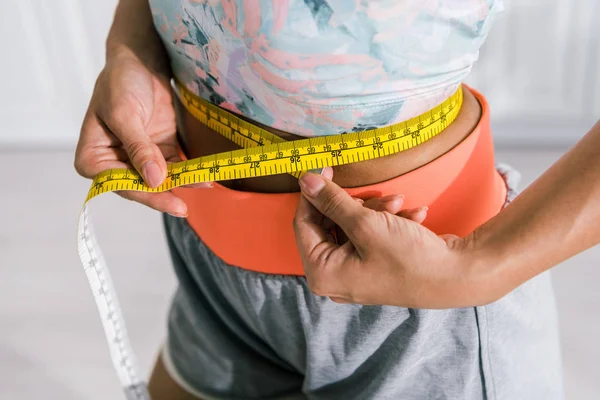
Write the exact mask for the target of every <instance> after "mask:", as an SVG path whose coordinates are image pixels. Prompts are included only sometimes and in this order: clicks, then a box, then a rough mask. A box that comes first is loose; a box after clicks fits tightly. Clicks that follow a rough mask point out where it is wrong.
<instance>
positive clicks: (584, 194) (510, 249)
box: [466, 122, 600, 291]
mask: <svg viewBox="0 0 600 400" xmlns="http://www.w3.org/2000/svg"><path fill="white" fill-rule="evenodd" d="M469 239H470V240H467V241H466V242H467V243H468V244H469V246H468V248H469V249H470V250H472V251H470V253H471V255H472V256H473V257H474V258H473V260H474V261H473V265H474V266H475V267H474V268H480V269H481V268H484V269H485V271H486V272H485V274H486V275H488V278H490V277H492V278H493V279H486V281H488V282H491V283H490V285H492V286H490V287H488V288H487V289H489V290H490V291H493V290H494V289H497V288H496V287H494V285H495V284H494V281H495V282H501V285H505V287H508V288H514V287H516V286H518V285H519V284H521V283H523V282H525V281H526V280H528V279H530V278H532V277H534V276H536V275H538V274H539V273H541V272H543V271H545V270H547V269H549V268H551V267H553V266H555V265H556V264H558V263H560V262H561V261H563V260H565V259H567V258H569V257H571V256H573V255H575V254H577V253H580V252H581V251H583V250H585V249H587V248H589V247H592V246H594V245H596V244H598V243H600V122H598V123H597V124H596V125H595V126H594V127H593V128H592V129H591V130H590V132H588V134H587V135H586V136H585V137H584V138H583V139H582V140H581V141H580V142H579V143H578V144H577V145H576V146H575V147H574V148H572V149H571V150H570V151H569V152H567V153H566V154H565V155H564V156H563V157H562V158H561V159H560V160H558V161H557V162H556V163H555V164H554V165H553V166H552V167H551V168H550V169H549V170H547V171H546V172H545V173H544V174H543V175H542V176H541V177H540V178H539V179H537V180H536V181H535V182H534V183H533V184H531V185H530V186H529V187H528V188H527V189H526V190H525V191H523V193H521V194H520V195H519V196H518V197H517V198H516V199H515V200H514V201H513V202H512V203H511V204H510V205H509V206H508V207H507V208H506V209H504V210H503V211H502V212H501V213H500V214H498V216H496V217H495V218H493V219H492V220H490V221H489V222H488V223H486V224H484V225H483V226H482V227H481V228H479V229H478V230H476V231H475V232H474V234H472V235H471V237H470V238H469ZM501 291H502V290H501Z"/></svg>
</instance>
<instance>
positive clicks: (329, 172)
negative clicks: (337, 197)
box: [321, 167, 333, 179]
mask: <svg viewBox="0 0 600 400" xmlns="http://www.w3.org/2000/svg"><path fill="white" fill-rule="evenodd" d="M321 176H323V177H325V178H327V179H331V178H333V168H331V167H325V168H323V170H322V171H321Z"/></svg>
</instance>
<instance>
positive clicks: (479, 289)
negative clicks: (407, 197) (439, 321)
mask: <svg viewBox="0 0 600 400" xmlns="http://www.w3.org/2000/svg"><path fill="white" fill-rule="evenodd" d="M330 176H331V171H328V172H326V174H324V176H319V175H314V174H306V175H305V176H304V177H303V178H302V179H301V180H300V186H301V187H302V193H303V196H302V199H301V201H300V204H299V206H298V209H297V212H296V217H295V220H294V230H295V233H296V239H297V243H298V248H299V250H300V254H301V256H302V261H303V265H304V269H305V272H306V276H307V279H308V283H309V286H310V288H311V290H312V291H313V292H314V293H315V294H317V295H321V296H329V297H331V298H332V299H334V300H337V301H343V302H349V303H360V304H386V305H395V306H403V307H418V308H450V307H467V306H474V305H484V304H488V303H491V302H493V301H496V300H498V299H500V298H501V297H502V296H504V295H506V294H507V293H509V292H510V291H512V290H513V289H515V288H516V287H518V286H519V285H521V284H522V283H524V282H526V281H527V280H529V279H531V278H533V277H534V276H536V275H538V274H540V273H542V272H544V271H546V270H548V269H549V268H552V267H553V266H555V265H557V264H558V263H560V262H561V261H564V260H566V259H567V258H569V257H572V256H574V255H576V254H578V253H580V252H582V251H584V250H586V249H588V248H590V247H592V246H594V245H596V244H598V243H599V242H600V224H599V223H598V221H600V122H599V123H597V124H596V125H595V126H594V127H593V128H592V129H591V130H590V131H589V132H588V133H587V135H585V137H583V139H581V141H580V142H579V143H578V144H577V145H576V146H575V147H573V148H572V149H571V150H570V151H569V152H567V153H566V154H565V155H564V156H563V157H562V158H560V159H559V160H558V161H557V162H556V163H555V164H554V165H553V166H552V167H551V168H550V169H548V170H547V171H546V172H545V173H544V174H543V175H542V176H540V178H539V179H537V180H536V181H535V182H534V183H533V184H531V185H530V186H529V187H528V188H527V189H526V190H525V191H524V192H523V193H521V194H520V195H519V196H518V197H517V198H516V199H515V200H514V201H513V202H512V203H511V204H510V205H509V206H508V207H507V208H505V209H504V210H503V211H501V212H500V213H499V214H498V215H497V216H496V217H494V218H492V219H491V220H490V221H488V222H487V223H485V224H484V225H482V226H481V227H479V228H478V229H476V230H475V231H474V232H473V233H472V234H471V235H469V236H467V237H465V238H462V239H460V238H458V237H455V236H445V237H439V236H436V235H435V234H434V233H433V232H431V231H430V230H428V229H427V228H425V227H423V226H422V225H419V224H416V223H414V222H412V221H409V220H407V219H405V218H400V217H398V216H395V215H391V214H390V213H386V212H381V211H374V210H370V209H367V208H365V207H362V206H361V205H359V204H357V203H356V202H354V201H352V198H350V196H348V195H347V193H346V192H345V191H344V190H342V189H341V188H340V187H339V186H338V185H336V184H335V183H333V182H331V180H330V179H328V178H329V177H330ZM326 220H331V221H333V222H334V223H335V224H337V225H338V226H339V227H340V228H341V229H342V230H343V231H344V232H345V233H346V235H347V237H348V238H349V241H348V242H346V243H344V244H342V245H339V244H336V243H334V242H332V241H331V240H330V238H328V237H327V236H326V235H325V231H326V230H325V229H324V227H323V226H322V225H323V221H326Z"/></svg>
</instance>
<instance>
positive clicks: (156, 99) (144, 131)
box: [75, 51, 212, 217]
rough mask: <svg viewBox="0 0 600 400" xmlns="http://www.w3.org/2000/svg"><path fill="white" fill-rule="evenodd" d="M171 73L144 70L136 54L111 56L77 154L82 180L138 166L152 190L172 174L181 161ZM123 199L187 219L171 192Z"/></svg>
mask: <svg viewBox="0 0 600 400" xmlns="http://www.w3.org/2000/svg"><path fill="white" fill-rule="evenodd" d="M155 64H156V65H166V63H155ZM167 69H168V67H164V68H163V70H162V71H161V70H159V69H157V68H156V67H155V66H153V67H149V66H147V65H145V63H144V62H142V60H141V59H140V58H139V57H138V56H137V55H136V54H135V53H134V52H132V51H121V52H119V53H117V54H115V53H113V54H112V55H111V56H110V57H108V59H107V62H106V65H105V67H104V69H103V70H102V72H101V73H100V75H99V76H98V79H97V81H96V85H95V87H94V92H93V94H92V99H91V100H90V104H89V107H88V110H87V113H86V115H85V118H84V121H83V125H82V127H81V133H80V137H79V142H78V144H77V150H76V154H75V169H76V170H77V172H78V173H79V174H80V175H82V176H84V177H86V178H93V177H94V176H96V175H97V174H98V173H100V172H102V171H105V170H107V169H111V168H131V167H132V166H133V167H134V168H135V169H136V170H137V171H138V172H139V173H140V174H141V175H142V177H143V179H144V181H145V182H146V183H147V184H148V185H149V186H150V187H157V186H159V185H160V184H161V183H162V182H163V181H164V179H165V177H166V175H167V163H171V162H177V161H181V158H180V157H179V153H178V142H177V134H176V124H175V111H174V108H173V103H172V96H171V89H170V85H169V71H168V70H167ZM211 186H212V184H211V183H205V184H197V185H194V187H211ZM118 194H119V195H121V196H122V197H124V198H126V199H129V200H133V201H137V202H139V203H142V204H144V205H146V206H148V207H151V208H153V209H155V210H158V211H161V212H167V213H169V214H171V215H175V216H179V217H185V216H187V207H186V205H185V203H184V202H183V200H181V199H180V198H178V197H177V196H175V195H174V194H173V193H171V192H163V193H143V192H134V191H121V192H118Z"/></svg>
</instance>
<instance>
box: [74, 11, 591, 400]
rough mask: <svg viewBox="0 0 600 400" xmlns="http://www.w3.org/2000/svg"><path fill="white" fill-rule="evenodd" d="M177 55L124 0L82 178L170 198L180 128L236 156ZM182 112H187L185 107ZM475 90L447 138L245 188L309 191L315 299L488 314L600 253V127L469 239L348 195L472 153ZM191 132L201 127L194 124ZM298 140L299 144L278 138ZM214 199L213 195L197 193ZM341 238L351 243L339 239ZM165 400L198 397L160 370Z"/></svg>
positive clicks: (190, 148) (304, 204)
mask: <svg viewBox="0 0 600 400" xmlns="http://www.w3.org/2000/svg"><path fill="white" fill-rule="evenodd" d="M170 77H171V71H170V68H169V66H168V57H167V55H166V53H165V51H164V48H163V47H162V43H161V42H160V39H159V37H158V35H157V33H156V30H155V28H154V26H153V24H152V17H151V14H150V9H149V6H148V2H147V0H121V1H120V3H119V6H118V9H117V11H116V13H115V20H114V23H113V25H112V28H111V31H110V33H109V37H108V39H107V52H106V65H105V67H104V69H103V70H102V72H101V73H100V75H99V77H98V80H97V82H96V86H95V88H94V92H93V95H92V98H91V100H90V105H89V108H88V111H87V113H86V116H85V118H84V122H83V125H82V130H81V135H80V139H79V142H78V146H77V151H76V156H75V168H76V170H77V171H78V172H79V174H81V175H82V176H84V177H87V178H93V177H94V176H95V175H96V174H98V173H99V172H102V171H104V170H106V169H110V168H123V167H131V166H133V167H134V168H135V169H136V170H138V171H139V172H140V173H141V174H142V176H143V177H144V179H145V180H146V182H147V183H148V184H149V185H150V186H152V187H156V186H158V185H160V183H161V182H162V181H163V180H164V179H165V177H166V166H167V164H168V163H170V162H176V161H179V160H180V158H179V155H178V151H177V150H178V144H179V143H180V141H179V140H178V135H177V132H178V124H177V122H176V121H177V120H179V121H180V124H179V128H180V131H181V132H180V134H181V135H182V136H181V139H182V141H181V142H182V144H183V146H184V148H185V149H186V151H187V153H188V155H190V156H191V157H196V156H199V155H203V154H212V153H216V152H220V151H227V150H231V149H232V148H230V147H229V146H231V143H229V142H227V141H225V142H223V141H220V140H221V139H222V138H220V137H219V136H218V135H217V134H216V133H214V132H210V130H208V129H207V128H206V127H203V126H197V125H194V124H195V122H194V121H193V119H192V120H190V119H189V118H187V117H186V114H185V111H182V110H179V112H177V111H176V109H174V107H173V98H172V95H171V91H170V86H169V79H170ZM175 104H177V102H175ZM479 111H480V110H479V108H478V104H477V102H476V100H474V99H473V98H472V96H470V93H468V92H465V104H464V106H463V109H462V110H461V114H460V115H459V118H458V119H457V120H456V121H455V122H454V123H453V124H452V125H451V126H450V127H449V128H448V129H446V130H445V131H444V132H443V134H440V135H439V136H438V137H436V138H434V139H432V140H431V141H429V142H426V143H424V144H423V145H421V146H419V147H418V148H415V149H412V150H410V151H407V152H403V153H401V154H399V155H396V156H390V157H385V158H382V159H378V160H372V161H368V162H364V163H358V164H351V165H348V166H344V167H340V168H337V169H335V171H333V170H331V169H325V170H324V172H323V174H322V175H321V176H319V175H314V174H307V175H305V176H304V177H303V178H302V179H301V180H300V186H299V187H298V181H295V180H291V179H290V178H289V177H286V176H283V177H281V176H280V177H266V178H256V180H252V179H248V180H245V181H242V182H237V183H236V182H232V183H231V184H230V185H231V186H232V187H234V188H236V189H238V190H253V191H263V192H282V191H293V190H302V193H303V196H302V197H301V201H300V204H299V206H298V209H297V213H296V218H295V220H294V230H295V233H296V238H297V242H298V248H299V250H300V253H301V256H302V260H303V265H304V268H305V272H306V276H307V280H308V284H309V287H310V288H311V290H312V291H313V292H314V293H315V294H317V295H322V296H329V297H330V298H331V299H332V300H334V301H336V302H342V303H361V304H388V305H396V306H406V307H419V308H448V307H462V306H473V305H481V304H487V303H490V302H492V301H495V300H497V299H499V298H501V297H502V296H503V295H505V294H506V293H508V292H510V291H511V290H512V289H514V288H515V287H517V286H519V285H520V284H521V283H523V282H525V281H527V280H528V279H530V278H532V277H534V276H535V275H537V274H539V273H541V272H543V271H545V270H547V269H549V268H551V267H552V266H554V265H556V264H558V263H559V262H561V261H562V260H564V259H566V258H568V257H571V256H573V255H575V254H577V253H579V252H581V251H583V250H585V249H587V248H589V247H591V246H593V245H595V244H597V243H598V242H599V241H600V224H598V223H590V221H598V219H599V217H600V180H599V179H598V177H599V176H600V161H599V160H600V154H599V153H600V124H597V125H596V126H595V127H594V128H593V129H592V130H591V131H590V132H589V133H588V134H587V135H586V136H585V137H584V138H583V139H582V140H581V141H580V143H578V144H577V146H575V147H574V148H573V149H572V150H571V151H569V152H568V153H567V154H565V156H564V157H562V158H561V159H560V160H559V161H558V162H557V163H556V164H555V165H554V166H553V167H552V168H550V169H549V170H548V171H547V172H546V173H545V174H544V175H542V176H541V177H540V178H539V179H538V180H537V181H536V182H535V183H534V184H532V185H531V186H530V187H529V188H528V189H527V190H525V191H524V192H523V193H522V194H521V195H520V196H519V197H518V198H517V199H515V200H514V201H513V202H512V203H511V205H510V206H509V207H507V208H506V209H505V210H503V211H502V212H501V213H500V214H499V215H498V216H497V217H495V218H493V219H492V220H490V221H489V222H488V223H486V224H485V225H483V226H482V227H480V228H478V229H477V230H476V231H475V232H473V234H471V235H469V236H468V237H466V238H463V239H460V238H457V237H455V236H444V237H439V236H437V235H435V234H434V233H433V232H431V231H429V230H428V229H426V228H424V227H423V226H422V225H421V222H422V221H423V220H424V219H425V218H426V215H427V209H426V208H419V209H413V210H403V209H402V205H403V197H402V196H401V195H396V196H389V197H386V198H382V199H371V200H368V201H366V202H363V201H361V200H358V199H353V198H351V197H350V196H348V195H347V194H346V192H345V191H344V190H342V188H341V187H349V186H360V185H367V184H371V183H375V182H379V181H383V180H386V179H389V178H392V177H394V176H399V175H401V174H403V173H405V172H408V171H410V170H412V169H415V168H418V167H419V166H421V165H424V164H426V163H427V162H429V161H431V160H433V159H435V158H437V157H438V156H439V155H441V154H443V153H444V152H446V151H448V150H449V149H451V148H452V147H453V146H454V145H456V144H457V143H459V142H460V141H461V140H462V139H464V137H465V136H466V135H468V134H469V132H470V131H471V130H472V128H473V127H474V126H475V124H476V123H477V121H478V119H479ZM186 121H187V122H186ZM276 133H277V134H280V135H281V136H282V137H283V138H285V139H287V140H293V139H295V138H296V137H295V136H294V135H291V134H286V133H285V132H276ZM194 186H195V187H199V188H205V189H206V190H210V188H211V187H212V184H211V183H207V184H198V185H194ZM119 194H120V195H121V196H122V197H124V198H126V199H129V200H133V201H137V202H139V203H141V204H144V205H146V206H149V207H151V208H153V209H156V210H159V211H162V212H168V213H170V214H172V215H175V216H180V217H185V216H186V215H187V206H186V205H185V203H184V202H183V201H182V200H181V199H179V198H178V197H176V196H175V195H174V194H173V193H171V192H165V193H139V192H121V193H119ZM332 228H335V229H337V235H336V237H337V242H336V241H335V239H334V237H333V236H332V235H331V234H328V233H327V232H329V231H330V229H332ZM150 392H151V395H152V398H153V399H158V400H160V399H167V398H168V399H174V400H177V399H182V400H183V399H192V398H195V397H193V396H192V395H190V394H189V393H187V392H185V391H184V390H183V389H181V388H180V387H179V386H178V385H177V384H176V383H175V381H173V379H172V378H171V377H169V375H168V374H167V373H166V371H165V369H164V364H163V363H162V360H161V359H160V357H159V359H158V361H157V364H156V367H155V369H154V372H153V374H152V378H151V381H150Z"/></svg>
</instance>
